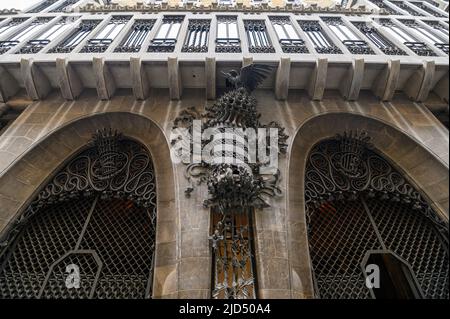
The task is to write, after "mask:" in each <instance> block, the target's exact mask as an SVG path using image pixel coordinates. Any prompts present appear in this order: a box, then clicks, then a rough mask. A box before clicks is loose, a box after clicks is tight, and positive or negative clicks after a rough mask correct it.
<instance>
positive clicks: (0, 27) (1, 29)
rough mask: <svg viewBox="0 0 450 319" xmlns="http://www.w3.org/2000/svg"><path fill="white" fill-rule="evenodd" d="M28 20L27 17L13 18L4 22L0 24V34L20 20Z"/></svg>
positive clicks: (16, 24)
mask: <svg viewBox="0 0 450 319" xmlns="http://www.w3.org/2000/svg"><path fill="white" fill-rule="evenodd" d="M26 20H28V18H13V19H12V20H11V21H9V22H8V23H6V24H3V25H2V26H0V35H2V34H4V33H7V32H9V31H10V30H11V29H13V28H14V27H15V26H18V25H19V24H21V23H22V22H24V21H26Z"/></svg>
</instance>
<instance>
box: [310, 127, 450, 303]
mask: <svg viewBox="0 0 450 319" xmlns="http://www.w3.org/2000/svg"><path fill="white" fill-rule="evenodd" d="M343 137H344V138H342V136H341V138H339V136H338V138H336V139H332V140H326V141H324V142H322V143H320V144H318V145H317V146H315V147H314V148H313V150H312V151H311V154H310V156H309V159H308V163H307V169H306V175H305V201H306V212H307V218H308V232H309V245H310V254H311V258H312V266H313V271H314V279H315V285H316V293H317V295H318V297H321V298H371V297H372V296H375V295H372V294H371V293H370V290H369V289H368V288H366V285H365V274H364V272H363V265H362V263H363V261H364V260H365V257H367V256H368V253H369V251H372V252H370V254H372V253H373V251H383V252H389V253H391V254H392V253H393V254H395V255H397V256H398V257H400V258H401V259H403V260H404V262H405V263H407V266H408V267H410V268H411V272H412V273H411V275H412V276H413V277H414V278H415V279H416V280H417V284H418V285H419V286H420V290H421V291H420V292H419V295H418V296H423V297H424V298H447V299H448V298H449V288H448V285H449V280H448V271H449V265H448V262H449V260H448V244H447V242H446V241H445V240H444V236H445V234H448V224H445V223H444V222H443V221H442V220H441V219H440V218H439V217H438V215H436V213H435V212H434V211H433V210H432V209H431V207H430V206H429V205H428V204H427V202H426V200H425V199H424V198H423V197H422V196H421V195H420V194H419V193H418V192H417V191H415V190H414V187H413V186H412V185H411V184H409V183H408V182H407V181H406V180H405V179H404V178H403V176H402V174H400V173H399V172H397V171H396V170H395V169H394V168H393V167H392V166H391V165H390V164H389V163H388V162H387V161H385V160H384V159H383V158H382V157H380V156H379V155H378V154H377V153H375V152H374V151H372V150H370V149H369V147H371V146H370V145H369V144H368V142H367V138H366V135H364V134H360V135H358V133H357V134H356V135H355V134H353V135H352V134H350V135H349V134H344V135H343ZM347 159H348V160H347ZM344 164H351V165H347V166H346V165H344ZM379 296H382V295H379Z"/></svg>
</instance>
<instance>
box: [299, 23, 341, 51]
mask: <svg viewBox="0 0 450 319" xmlns="http://www.w3.org/2000/svg"><path fill="white" fill-rule="evenodd" d="M298 24H299V25H300V27H301V28H302V30H303V31H304V32H305V33H306V35H307V36H308V39H309V40H310V41H311V42H312V43H313V45H314V49H315V50H316V52H317V53H319V54H342V51H341V49H339V48H338V47H337V46H336V45H335V44H334V43H333V41H331V40H330V38H329V37H328V35H327V34H326V33H325V32H324V31H323V30H322V27H321V26H320V23H319V22H318V21H309V20H308V21H307V20H304V21H302V20H300V21H298Z"/></svg>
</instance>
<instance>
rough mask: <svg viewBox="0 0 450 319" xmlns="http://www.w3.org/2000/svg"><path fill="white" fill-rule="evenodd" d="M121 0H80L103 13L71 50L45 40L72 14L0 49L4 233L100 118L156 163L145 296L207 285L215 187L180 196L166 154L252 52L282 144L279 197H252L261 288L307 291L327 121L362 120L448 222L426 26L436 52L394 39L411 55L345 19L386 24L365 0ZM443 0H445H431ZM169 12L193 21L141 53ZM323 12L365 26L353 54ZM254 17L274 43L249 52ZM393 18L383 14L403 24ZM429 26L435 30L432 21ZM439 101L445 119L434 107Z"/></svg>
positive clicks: (262, 105)
mask: <svg viewBox="0 0 450 319" xmlns="http://www.w3.org/2000/svg"><path fill="white" fill-rule="evenodd" d="M91 2H92V1H91ZM129 2H130V1H128V2H127V3H122V2H120V3H119V4H120V5H121V6H115V5H112V6H106V7H102V6H98V5H91V6H90V5H89V4H88V3H89V1H84V2H83V4H85V6H80V7H79V8H78V9H79V10H78V9H77V10H75V11H73V12H70V13H66V14H67V15H74V16H75V15H76V16H79V17H81V18H80V21H81V20H91V19H93V20H98V25H96V26H94V27H93V30H94V32H93V33H92V34H90V35H89V36H88V37H86V39H84V40H83V41H81V42H80V43H78V44H77V46H76V47H75V48H73V51H71V52H69V53H61V52H59V53H54V52H53V53H52V52H51V49H52V48H53V47H54V46H55V45H56V44H57V43H59V42H60V41H61V40H63V39H65V38H66V37H67V36H69V35H70V33H71V32H72V29H74V28H78V27H79V25H78V23H79V21H78V22H76V21H75V22H70V23H73V25H71V28H70V29H69V30H66V31H64V32H63V33H61V34H60V35H58V37H57V38H56V39H55V40H54V41H52V42H51V43H46V44H45V45H44V46H43V47H42V50H41V51H39V52H36V53H35V54H18V53H20V51H19V50H20V49H21V48H23V47H24V46H25V44H26V43H25V42H24V41H22V42H21V43H18V44H17V45H16V46H11V47H7V49H5V51H4V54H2V55H0V119H1V118H2V117H3V118H4V119H6V118H5V117H4V116H5V114H6V115H8V116H12V115H11V114H13V113H14V114H15V115H14V116H12V117H8V122H7V123H8V124H7V126H5V127H3V128H2V127H1V126H0V235H1V236H3V235H4V234H6V233H7V232H8V230H10V229H11V227H13V226H14V221H15V220H16V218H17V217H18V216H20V214H21V213H22V212H23V211H24V210H25V209H26V207H27V206H28V205H29V204H30V202H31V201H32V200H33V199H34V198H35V196H36V195H37V194H38V192H39V191H40V190H41V189H42V187H44V186H45V185H46V183H47V182H48V181H49V180H50V179H51V178H52V177H53V176H54V174H55V173H56V172H58V170H59V169H60V168H61V167H63V166H64V165H65V164H66V163H67V162H68V161H69V160H70V159H71V158H72V157H73V156H74V155H75V154H78V153H79V151H80V150H82V149H83V148H84V147H85V146H86V144H87V143H88V141H89V140H90V139H91V137H92V134H93V133H94V132H95V131H96V130H97V129H99V128H114V129H117V130H118V131H120V132H122V133H123V134H124V135H125V136H127V137H130V138H133V139H135V140H137V141H138V142H140V143H142V144H143V145H144V146H145V147H146V148H147V149H148V150H149V152H150V154H151V156H152V159H153V163H154V168H155V174H156V182H157V227H156V248H155V249H156V252H155V254H156V260H155V269H154V277H153V278H154V279H153V297H154V298H210V297H211V286H212V283H211V281H212V279H211V278H212V275H211V272H212V249H211V245H210V242H209V240H208V237H209V236H210V235H211V224H212V218H211V211H210V209H209V208H205V207H204V205H203V201H204V199H205V198H207V196H208V189H207V187H206V186H205V185H200V186H199V187H197V188H196V189H195V190H194V191H193V192H192V193H191V194H190V197H187V196H186V195H185V189H186V188H187V187H188V186H189V185H190V184H189V182H188V180H187V179H186V177H185V169H186V166H185V165H183V164H176V163H174V162H172V160H171V156H170V148H171V141H170V134H171V132H172V128H173V125H174V120H175V118H176V117H177V116H179V114H180V112H181V111H183V110H188V109H189V108H192V107H195V108H196V109H197V110H198V111H200V112H204V111H205V108H206V107H207V106H210V105H211V104H213V103H214V101H215V100H216V99H217V98H218V97H220V96H221V94H222V93H223V91H224V88H225V80H224V77H223V76H222V75H221V74H222V72H224V71H227V72H228V71H229V70H230V69H239V68H241V67H242V66H246V65H249V64H251V63H263V64H267V65H270V66H272V67H273V68H272V70H273V71H272V72H271V73H270V75H269V76H268V78H267V79H265V81H264V82H263V83H262V84H261V86H260V88H259V89H257V90H256V91H255V92H253V94H254V96H255V98H256V100H257V102H258V106H257V108H258V112H260V113H261V122H263V123H268V122H270V121H273V120H276V121H277V122H278V123H279V124H280V125H281V127H284V128H285V132H286V134H287V135H288V136H289V138H288V140H287V144H288V147H287V152H286V154H280V156H279V169H280V176H281V181H280V185H279V187H280V189H281V191H282V194H283V196H281V197H280V198H271V199H270V202H269V204H270V207H267V208H260V209H255V214H254V218H255V220H254V224H255V225H254V235H255V259H256V272H257V274H256V278H257V287H258V297H260V298H314V297H315V295H316V294H315V288H314V284H313V276H312V266H311V256H310V253H309V245H308V234H307V220H306V213H305V195H304V191H305V185H304V181H305V170H306V161H307V158H308V154H309V152H310V151H311V149H312V148H313V146H314V145H316V144H317V143H318V142H320V141H322V140H324V139H327V138H332V137H334V136H336V134H341V133H343V132H348V131H355V130H364V131H366V132H367V133H368V134H369V136H371V138H372V143H373V146H374V147H375V149H376V150H377V151H378V152H379V153H380V154H381V155H382V156H384V157H385V159H386V160H387V161H389V163H391V164H392V166H393V167H395V168H396V169H397V170H398V171H400V172H401V173H402V174H403V175H404V176H405V178H406V179H407V180H408V181H409V182H410V183H411V184H412V185H414V187H415V188H416V189H417V190H418V191H419V192H420V193H421V194H422V195H423V196H424V197H425V199H426V200H427V202H428V203H429V205H430V206H431V207H432V208H433V210H434V211H435V212H436V213H437V214H438V215H439V217H440V218H441V219H442V220H444V221H445V222H447V223H448V219H449V186H448V182H449V170H448V168H449V146H448V144H449V132H448V69H449V65H448V51H447V53H445V48H446V47H445V44H442V45H443V46H438V44H439V43H433V41H431V39H426V40H423V41H424V42H421V44H422V45H425V46H427V45H428V46H429V48H428V49H429V50H428V51H427V52H428V54H429V55H428V56H421V55H419V54H416V53H417V52H416V51H414V50H413V49H415V48H411V47H410V46H408V45H407V43H406V44H405V43H403V42H402V41H400V40H399V39H397V38H395V37H391V38H389V39H390V40H391V41H392V43H393V44H392V45H393V46H396V47H398V48H400V49H401V50H403V51H404V52H405V55H388V54H384V53H383V51H382V50H381V49H380V48H378V47H377V46H376V45H375V44H374V43H373V42H370V41H369V40H368V39H367V38H364V34H363V33H362V32H360V31H358V29H357V28H356V27H355V26H354V25H353V23H358V22H366V23H370V25H371V26H373V27H374V28H375V29H377V30H380V33H381V34H382V35H384V36H385V37H388V33H387V32H386V31H383V30H384V29H383V28H382V25H381V22H380V21H381V20H383V19H384V18H386V17H387V15H386V13H385V12H382V11H381V10H380V8H378V7H377V8H375V7H374V5H373V3H372V2H370V1H349V5H348V6H347V7H345V8H342V7H339V6H332V5H331V4H330V3H331V2H333V1H328V0H326V1H305V3H308V4H311V3H312V2H314V3H316V2H320V4H321V5H319V6H305V7H303V6H289V5H288V6H283V5H284V2H283V1H278V0H273V1H272V2H271V3H272V4H274V6H271V7H270V8H269V7H264V8H263V9H260V12H259V13H257V14H253V13H252V14H250V13H249V11H250V10H251V7H250V4H249V2H248V1H239V3H242V4H243V5H244V6H239V5H238V6H235V7H233V9H225V8H223V7H220V9H219V8H217V7H214V6H212V7H209V9H207V10H206V9H205V10H204V11H202V10H203V9H204V8H203V9H202V10H200V9H199V10H200V11H195V10H192V11H193V12H190V11H189V10H190V7H188V6H180V7H178V6H175V3H172V0H170V1H169V4H170V5H171V6H170V8H169V7H158V8H155V7H150V6H146V7H142V4H141V3H137V2H136V4H134V2H133V3H131V4H130V3H129ZM206 2H207V0H206V1H205V3H206ZM282 3H283V5H282ZM333 3H334V2H333ZM437 3H438V4H441V2H440V0H438V2H437ZM172 4H173V6H172ZM127 5H129V7H127ZM359 5H362V6H363V7H360V6H359ZM244 7H246V8H244ZM247 7H248V8H247ZM137 8H143V10H138V9H137ZM211 8H212V9H211ZM249 8H250V9H249ZM214 10H217V11H220V14H219V13H217V12H215V11H214ZM103 11H104V12H103ZM224 11H229V12H224ZM98 12H102V13H104V14H97V13H98ZM117 12H121V13H120V15H123V14H125V13H126V14H129V15H130V20H129V21H127V22H126V27H125V28H124V31H122V32H120V33H119V34H118V35H117V37H116V38H115V39H113V40H112V42H111V43H110V45H109V47H107V48H106V49H105V50H104V51H101V52H88V53H84V52H81V50H82V48H83V47H84V46H86V45H87V44H88V43H89V42H88V41H89V40H92V39H93V40H95V35H96V34H97V32H99V31H100V30H102V28H104V27H105V26H107V25H108V23H109V21H110V20H109V19H111V18H113V16H114V15H116V14H117ZM124 12H125V13H124ZM127 12H128V13H127ZM439 12H441V13H442V14H444V12H445V11H443V10H441V11H439ZM2 14H3V13H2ZM10 14H11V12H7V13H5V16H1V19H2V20H0V27H2V26H3V25H4V24H6V23H9V22H11V21H12V20H13V18H14V17H15V15H10ZM41 14H42V15H43V16H46V17H49V16H52V15H54V14H53V13H49V12H43V13H41ZM174 14H175V15H184V16H185V17H186V18H185V19H184V21H183V22H182V23H181V24H182V25H181V28H180V31H179V35H177V39H178V41H175V42H174V43H175V44H173V51H172V52H148V51H147V48H148V47H149V45H150V44H151V41H152V40H153V39H154V37H155V35H156V33H157V31H158V28H159V27H160V26H161V24H162V23H163V21H164V19H165V16H166V15H174ZM222 14H224V15H225V16H233V17H235V18H236V21H237V28H238V30H239V33H240V38H241V39H240V45H241V49H242V50H241V52H218V53H216V52H215V46H216V40H217V39H216V38H217V30H216V24H217V21H218V15H222ZM22 15H23V16H24V17H31V18H34V17H35V16H36V14H34V13H22ZM324 15H326V16H329V15H337V16H339V17H340V18H341V19H342V21H343V23H344V24H345V25H346V26H348V27H349V28H350V30H352V32H354V34H356V35H357V36H358V37H360V38H363V39H365V40H364V41H362V42H364V45H365V48H366V50H367V51H365V52H363V53H361V54H360V53H354V52H351V49H349V48H348V46H347V44H345V43H344V42H343V41H340V39H339V37H338V36H337V35H336V34H334V33H333V32H332V28H331V27H330V26H327V25H326V24H325V23H324V21H323V20H321V19H322V17H323V16H324ZM199 16H202V17H203V18H206V19H211V33H210V34H211V36H210V38H208V42H207V49H206V50H205V51H204V52H199V53H195V52H185V51H183V50H182V46H183V41H184V39H185V36H186V32H187V30H188V27H189V21H190V20H195V19H197V18H198V17H199ZM254 17H258V19H260V20H262V21H263V22H264V23H266V25H267V26H268V27H267V35H268V37H269V38H270V39H271V41H272V44H273V47H272V48H271V49H273V51H272V52H273V53H264V52H259V53H250V52H251V50H250V46H251V45H250V43H249V41H248V39H247V38H246V37H245V35H246V31H245V27H244V22H245V21H247V20H248V19H250V18H252V19H253V18H254ZM299 17H301V18H299ZM402 17H403V18H404V16H395V17H392V19H395V21H396V22H395V23H396V24H399V23H400V22H399V21H400V20H401V19H402ZM273 18H275V20H276V19H287V20H288V21H290V22H291V23H292V28H293V30H295V32H297V33H298V35H299V37H300V38H301V39H302V41H303V42H302V43H303V44H302V45H304V47H305V48H306V49H307V52H305V53H299V52H289V51H286V50H285V47H283V44H282V41H277V40H279V39H278V38H277V33H276V31H275V29H274V28H272V26H271V21H272V20H273ZM409 18H410V19H416V18H414V17H411V16H409ZM140 19H153V20H154V21H155V27H154V28H153V29H151V30H150V31H149V32H148V34H146V38H145V41H144V42H143V43H142V46H141V47H139V48H138V49H137V51H134V52H131V53H130V52H128V53H127V52H115V51H114V49H115V48H116V47H117V46H118V45H119V44H120V43H121V41H122V40H123V39H125V37H126V36H128V35H129V31H127V30H131V28H132V26H133V23H134V22H135V21H138V20H140ZM299 19H302V20H306V21H307V22H317V25H318V26H320V27H321V28H322V29H323V35H324V36H325V37H328V40H329V41H331V42H333V43H334V44H335V49H337V50H338V51H339V52H341V53H340V54H331V53H325V54H322V53H320V51H319V50H317V48H316V46H315V45H314V43H313V40H311V39H310V38H308V36H307V34H306V31H304V30H303V29H302V28H301V26H300V25H299V24H298V23H297V22H298V20H299ZM428 20H430V21H431V22H435V23H437V24H438V25H440V26H441V27H442V26H444V25H445V22H447V24H448V14H447V15H446V16H445V15H444V16H443V17H435V16H434V17H433V16H431V15H430V14H429V15H427V16H426V17H420V18H417V21H416V22H417V23H420V25H421V26H424V25H425V22H426V21H428ZM52 21H53V22H51V23H57V22H56V20H52ZM72 27H73V28H72ZM426 28H428V29H427V30H431V27H430V26H427V27H426ZM444 29H445V27H444ZM446 30H447V32H448V25H447V27H446ZM12 33H13V32H9V33H7V35H0V40H3V42H5V41H6V40H7V39H8V36H9V35H11V34H12ZM34 35H36V34H33V36H34ZM177 39H176V40H177ZM281 40H282V39H281ZM366 40H367V41H366ZM3 42H2V41H0V43H3ZM6 42H7V41H6ZM7 44H8V43H7ZM447 49H448V43H447ZM367 52H372V53H370V54H366V53H367ZM438 113H439V114H440V116H441V118H440V120H439V119H437V118H436V116H435V114H438ZM18 114H20V115H18ZM16 117H17V118H16ZM443 118H444V120H443ZM445 118H446V120H445ZM443 122H444V123H446V125H447V127H446V126H445V125H444V124H443ZM1 123H2V122H0V124H1ZM5 123H6V120H5ZM0 238H1V237H0Z"/></svg>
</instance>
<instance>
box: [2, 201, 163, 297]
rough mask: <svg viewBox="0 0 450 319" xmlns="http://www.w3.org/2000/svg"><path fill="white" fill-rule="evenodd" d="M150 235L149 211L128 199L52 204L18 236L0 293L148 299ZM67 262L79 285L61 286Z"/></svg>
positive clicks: (151, 255) (151, 248)
mask: <svg viewBox="0 0 450 319" xmlns="http://www.w3.org/2000/svg"><path fill="white" fill-rule="evenodd" d="M90 211H91V213H90ZM152 234H154V229H153V223H152V220H151V218H150V216H149V214H148V209H146V208H141V207H137V206H136V205H135V204H134V203H133V202H132V201H124V200H121V199H105V200H102V199H98V200H97V199H94V198H93V197H89V198H83V199H81V200H80V199H77V200H73V201H68V202H65V203H62V204H57V205H55V206H52V207H50V208H48V209H46V211H45V212H41V213H39V214H36V215H35V216H33V218H32V220H31V221H30V222H29V224H28V225H27V226H26V227H25V229H24V230H23V232H22V234H21V235H19V238H18V239H17V243H16V246H15V247H14V249H13V250H12V252H11V253H10V256H8V257H7V260H6V263H5V265H4V266H3V269H2V271H1V272H0V297H1V298H38V297H41V298H89V297H91V298H92V297H94V298H145V297H149V291H150V285H151V275H152V267H153V251H154V245H155V243H154V238H153V237H152ZM70 264H75V265H77V266H78V267H79V269H80V282H81V287H80V288H79V289H76V288H71V289H68V288H67V287H66V286H65V282H66V278H67V276H68V274H67V273H66V267H67V266H68V265H70Z"/></svg>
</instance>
